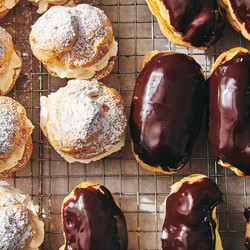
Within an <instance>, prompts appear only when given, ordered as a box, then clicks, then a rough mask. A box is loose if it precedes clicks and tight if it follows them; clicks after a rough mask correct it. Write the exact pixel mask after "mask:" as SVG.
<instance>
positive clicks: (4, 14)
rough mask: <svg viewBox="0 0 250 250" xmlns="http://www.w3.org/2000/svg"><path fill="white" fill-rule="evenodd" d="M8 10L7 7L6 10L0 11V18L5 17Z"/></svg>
mask: <svg viewBox="0 0 250 250" xmlns="http://www.w3.org/2000/svg"><path fill="white" fill-rule="evenodd" d="M9 11H10V10H9V9H6V10H4V11H2V12H0V18H3V17H5V16H6V15H7V14H8V13H9Z"/></svg>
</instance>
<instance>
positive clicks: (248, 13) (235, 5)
mask: <svg viewBox="0 0 250 250" xmlns="http://www.w3.org/2000/svg"><path fill="white" fill-rule="evenodd" d="M229 2H230V3H231V6H232V9H233V11H234V14H235V15H236V18H237V20H238V21H239V22H240V23H241V24H243V23H244V24H245V28H246V30H247V32H248V33H250V1H249V0H241V1H239V0H229Z"/></svg>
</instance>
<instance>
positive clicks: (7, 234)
mask: <svg viewBox="0 0 250 250" xmlns="http://www.w3.org/2000/svg"><path fill="white" fill-rule="evenodd" d="M31 217H32V212H31V211H30V210H28V209H27V208H25V207H23V206H22V205H15V206H10V207H0V249H6V250H8V249H9V250H12V249H22V248H24V247H25V246H27V245H28V244H29V243H30V241H31V239H32V237H33V235H34V234H35V231H34V228H33V225H32V223H31V221H30V218H31Z"/></svg>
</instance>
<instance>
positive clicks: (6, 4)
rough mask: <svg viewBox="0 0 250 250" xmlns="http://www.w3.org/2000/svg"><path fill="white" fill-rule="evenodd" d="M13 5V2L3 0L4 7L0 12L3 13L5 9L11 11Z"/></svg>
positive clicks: (14, 3)
mask: <svg viewBox="0 0 250 250" xmlns="http://www.w3.org/2000/svg"><path fill="white" fill-rule="evenodd" d="M15 5H16V1H15V0H5V2H4V5H3V6H2V7H1V8H0V12H3V11H5V10H7V9H12V8H13V7H14V6H15Z"/></svg>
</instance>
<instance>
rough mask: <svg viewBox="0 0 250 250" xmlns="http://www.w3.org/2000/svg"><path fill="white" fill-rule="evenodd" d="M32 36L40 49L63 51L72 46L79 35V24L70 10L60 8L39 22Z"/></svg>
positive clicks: (47, 14) (53, 9)
mask: <svg viewBox="0 0 250 250" xmlns="http://www.w3.org/2000/svg"><path fill="white" fill-rule="evenodd" d="M31 35H32V36H33V37H34V39H35V42H36V46H39V47H40V49H51V50H52V49H55V50H59V49H60V48H61V49H60V50H63V49H66V48H68V47H69V46H71V44H72V42H73V41H74V40H75V38H76V36H77V35H78V23H77V21H76V18H75V17H74V16H73V15H71V13H70V12H69V11H68V8H66V7H61V6H58V7H56V8H51V9H50V10H48V12H46V14H44V17H43V18H39V19H38V20H37V22H36V23H35V25H34V26H33V29H32V33H31ZM55 52H57V51H55Z"/></svg>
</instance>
